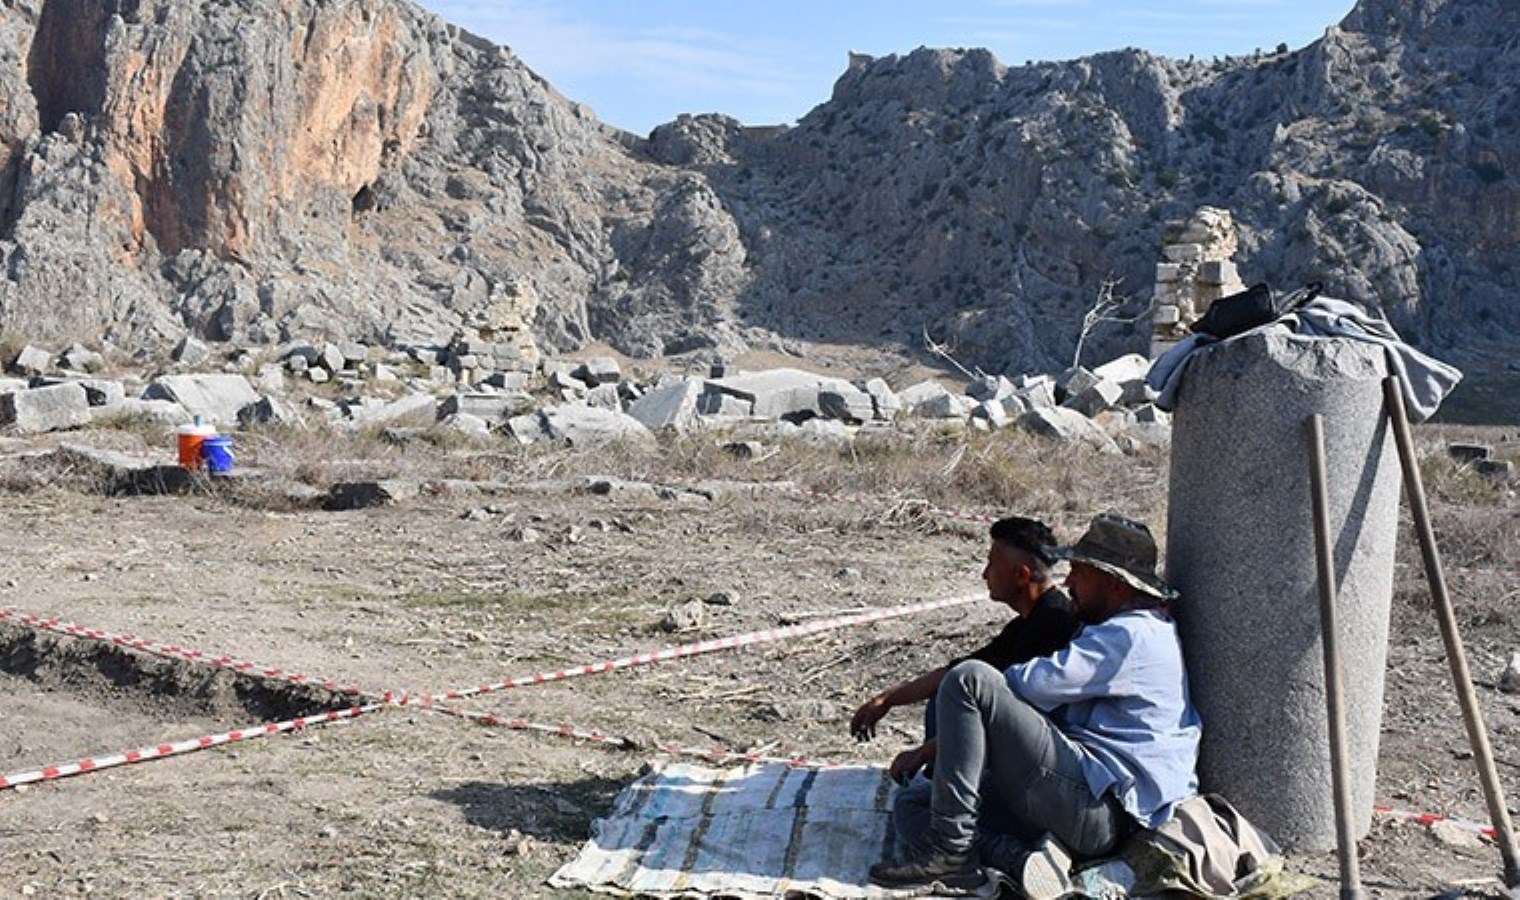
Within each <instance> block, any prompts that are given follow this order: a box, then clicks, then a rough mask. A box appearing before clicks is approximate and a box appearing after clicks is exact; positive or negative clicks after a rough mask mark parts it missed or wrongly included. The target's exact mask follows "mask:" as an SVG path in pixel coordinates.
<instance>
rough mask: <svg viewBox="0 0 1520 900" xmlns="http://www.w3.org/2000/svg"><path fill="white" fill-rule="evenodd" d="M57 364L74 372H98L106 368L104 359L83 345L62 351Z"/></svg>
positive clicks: (74, 345)
mask: <svg viewBox="0 0 1520 900" xmlns="http://www.w3.org/2000/svg"><path fill="white" fill-rule="evenodd" d="M59 362H61V363H62V364H63V367H64V368H66V369H71V370H73V371H75V372H99V371H100V370H101V369H104V368H105V367H106V358H105V357H104V356H102V355H100V354H99V353H96V352H95V351H94V350H91V349H89V348H88V347H86V346H84V345H83V344H72V345H70V347H69V349H67V350H65V351H63V354H62V356H60V357H59Z"/></svg>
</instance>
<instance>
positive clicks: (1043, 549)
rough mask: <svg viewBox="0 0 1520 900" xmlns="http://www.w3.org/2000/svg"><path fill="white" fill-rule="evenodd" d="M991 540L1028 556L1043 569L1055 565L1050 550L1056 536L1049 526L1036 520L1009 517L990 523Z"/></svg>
mask: <svg viewBox="0 0 1520 900" xmlns="http://www.w3.org/2000/svg"><path fill="white" fill-rule="evenodd" d="M992 539H993V540H994V541H1002V542H1003V543H1005V544H1007V545H1008V546H1010V547H1016V548H1018V549H1020V550H1022V551H1024V552H1025V553H1027V554H1029V556H1030V557H1031V558H1033V559H1034V561H1035V562H1037V563H1039V564H1040V566H1041V567H1042V568H1044V569H1049V567H1050V566H1051V565H1052V564H1054V563H1055V560H1054V559H1053V558H1052V557H1051V555H1050V548H1051V547H1054V546H1055V544H1056V536H1055V534H1053V533H1052V532H1051V530H1050V526H1049V525H1046V524H1045V523H1044V522H1041V521H1039V520H1038V519H1026V518H1023V517H1022V516H1009V517H1008V518H1006V519H998V520H997V521H996V522H993V523H992Z"/></svg>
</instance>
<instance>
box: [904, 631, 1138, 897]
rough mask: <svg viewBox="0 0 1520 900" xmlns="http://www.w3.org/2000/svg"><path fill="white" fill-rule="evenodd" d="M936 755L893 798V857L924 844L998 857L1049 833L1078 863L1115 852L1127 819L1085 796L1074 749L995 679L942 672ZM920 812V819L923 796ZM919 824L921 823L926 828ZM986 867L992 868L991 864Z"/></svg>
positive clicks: (984, 669)
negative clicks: (923, 774) (928, 773)
mask: <svg viewBox="0 0 1520 900" xmlns="http://www.w3.org/2000/svg"><path fill="white" fill-rule="evenodd" d="M934 710H935V721H936V732H937V734H938V737H939V750H938V753H937V754H936V758H935V764H934V779H933V782H932V783H930V782H928V781H926V780H923V779H920V780H918V781H917V782H915V784H919V785H928V787H927V788H925V787H915V786H914V785H909V787H907V788H904V789H903V790H901V791H899V792H898V798H897V800H895V801H894V809H893V823H894V827H895V828H896V830H897V836H898V837H897V847H898V852H899V854H900V855H899V858H900V859H901V858H907V857H906V856H903V855H902V854H904V853H909V854H911V853H914V851H915V849H916V848H917V847H920V846H922V845H923V843H924V842H928V843H931V844H932V845H933V846H934V847H936V848H938V849H941V850H946V851H949V852H954V853H959V852H965V851H968V850H972V849H976V850H977V851H978V852H979V853H981V854H982V855H983V856H984V857H986V856H989V855H993V856H1000V855H1003V854H1002V853H1000V852H999V848H997V847H993V846H991V843H993V842H996V843H998V844H1000V845H1001V846H1003V847H1007V848H1009V850H1010V852H1013V851H1014V850H1016V849H1019V848H1022V847H1023V846H1026V845H1029V844H1033V843H1034V842H1036V841H1038V840H1039V839H1040V837H1041V836H1043V835H1044V834H1046V833H1050V834H1052V835H1054V836H1055V837H1056V838H1057V839H1058V840H1060V841H1061V843H1062V844H1064V845H1066V847H1067V849H1069V850H1070V851H1071V852H1072V853H1073V854H1075V855H1076V856H1077V857H1079V858H1087V859H1091V858H1096V857H1101V856H1106V855H1108V854H1110V853H1112V852H1113V850H1114V849H1115V848H1116V847H1117V846H1118V844H1119V842H1120V841H1121V840H1123V838H1124V837H1125V836H1126V835H1128V833H1129V832H1130V831H1131V830H1132V829H1133V828H1134V820H1133V819H1132V818H1131V817H1130V816H1129V814H1128V813H1126V812H1125V811H1124V808H1123V807H1122V806H1121V805H1120V803H1119V801H1118V799H1117V798H1115V797H1114V796H1113V795H1111V794H1105V795H1104V796H1102V797H1095V796H1093V793H1092V791H1091V790H1090V789H1089V788H1088V787H1087V781H1086V779H1085V778H1084V776H1083V774H1082V752H1081V750H1080V749H1079V748H1078V747H1077V745H1076V744H1075V743H1073V742H1072V741H1071V739H1070V738H1068V737H1066V736H1065V735H1064V734H1062V733H1061V731H1060V730H1059V729H1057V728H1056V727H1055V725H1054V724H1052V723H1051V721H1050V720H1049V719H1047V718H1046V717H1045V716H1044V714H1043V713H1041V712H1040V711H1039V710H1037V709H1035V708H1034V707H1032V706H1030V705H1029V704H1028V703H1026V702H1025V701H1024V700H1022V699H1020V698H1019V697H1018V696H1017V695H1016V694H1014V693H1013V691H1012V690H1010V689H1009V687H1008V683H1007V681H1005V680H1004V678H1003V674H1002V673H1001V672H999V671H998V670H997V669H994V668H993V667H992V666H989V665H987V664H986V663H983V662H978V661H975V660H970V661H967V662H964V663H961V664H959V665H957V666H956V667H955V668H953V669H951V670H950V672H948V673H947V674H946V675H945V680H944V681H943V682H942V683H941V684H940V688H939V692H938V694H937V696H936V702H935V704H934ZM925 794H927V795H928V797H927V799H928V815H927V817H925V816H924V815H923V801H924V799H925V797H924V795H925ZM925 819H927V822H925ZM984 862H985V864H987V865H992V866H994V867H998V866H997V862H996V861H994V860H992V859H984Z"/></svg>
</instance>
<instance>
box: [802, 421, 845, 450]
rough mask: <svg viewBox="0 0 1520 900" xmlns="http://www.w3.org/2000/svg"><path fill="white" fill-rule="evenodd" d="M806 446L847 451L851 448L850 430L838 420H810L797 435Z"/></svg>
mask: <svg viewBox="0 0 1520 900" xmlns="http://www.w3.org/2000/svg"><path fill="white" fill-rule="evenodd" d="M797 437H798V439H799V440H801V441H802V442H803V443H805V444H811V445H812V446H814V447H821V448H823V449H825V450H846V449H849V446H850V429H849V426H847V425H845V424H844V423H843V422H841V421H839V420H838V419H808V420H807V421H805V422H803V423H802V427H801V429H800V430H799V432H798V435H797Z"/></svg>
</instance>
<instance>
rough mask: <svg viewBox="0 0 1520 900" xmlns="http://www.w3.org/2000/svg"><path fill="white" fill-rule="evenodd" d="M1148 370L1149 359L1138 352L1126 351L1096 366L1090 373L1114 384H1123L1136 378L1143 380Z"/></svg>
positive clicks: (1149, 366)
mask: <svg viewBox="0 0 1520 900" xmlns="http://www.w3.org/2000/svg"><path fill="white" fill-rule="evenodd" d="M1150 370H1151V361H1150V360H1148V359H1146V358H1145V357H1143V356H1141V355H1140V354H1138V353H1126V354H1124V355H1123V356H1120V357H1117V358H1115V359H1111V360H1109V361H1108V362H1106V363H1104V364H1103V365H1101V366H1098V367H1097V368H1095V369H1093V370H1092V373H1093V374H1094V375H1096V376H1098V377H1099V378H1103V379H1106V380H1108V381H1112V382H1114V383H1115V384H1124V383H1125V382H1128V381H1134V380H1135V379H1137V378H1138V379H1140V380H1141V381H1144V380H1145V376H1146V375H1147V374H1148V373H1149V372H1150Z"/></svg>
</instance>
